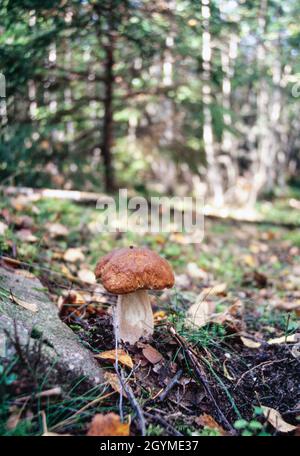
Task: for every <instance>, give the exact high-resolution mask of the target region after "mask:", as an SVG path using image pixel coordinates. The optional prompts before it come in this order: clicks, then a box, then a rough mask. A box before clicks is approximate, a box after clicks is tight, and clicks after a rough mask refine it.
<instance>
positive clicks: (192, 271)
mask: <svg viewBox="0 0 300 456" xmlns="http://www.w3.org/2000/svg"><path fill="white" fill-rule="evenodd" d="M187 273H188V275H189V276H190V277H192V279H202V280H206V279H207V277H208V274H207V272H206V271H204V270H203V269H201V268H199V267H198V265H197V264H196V263H188V265H187Z"/></svg>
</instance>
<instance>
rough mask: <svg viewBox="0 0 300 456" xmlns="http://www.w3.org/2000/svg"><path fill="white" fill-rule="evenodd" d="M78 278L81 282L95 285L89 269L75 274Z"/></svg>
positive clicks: (92, 273) (94, 278)
mask: <svg viewBox="0 0 300 456" xmlns="http://www.w3.org/2000/svg"><path fill="white" fill-rule="evenodd" d="M77 275H78V278H79V279H80V280H82V282H86V283H90V284H94V283H96V276H95V274H94V272H93V271H91V270H90V269H80V270H79V271H78V273H77Z"/></svg>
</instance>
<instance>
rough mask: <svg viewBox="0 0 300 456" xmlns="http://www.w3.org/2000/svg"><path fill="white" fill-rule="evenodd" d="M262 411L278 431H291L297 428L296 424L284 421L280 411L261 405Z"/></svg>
mask: <svg viewBox="0 0 300 456" xmlns="http://www.w3.org/2000/svg"><path fill="white" fill-rule="evenodd" d="M261 408H262V410H263V413H264V415H265V417H266V419H267V421H268V422H269V423H270V424H271V425H272V426H273V427H274V428H275V429H276V430H277V431H279V432H291V431H294V430H295V429H297V426H294V425H292V424H289V423H287V422H286V421H284V419H283V418H282V416H281V415H280V413H279V412H278V411H277V410H275V409H273V408H271V407H266V406H265V405H263V406H262V407H261Z"/></svg>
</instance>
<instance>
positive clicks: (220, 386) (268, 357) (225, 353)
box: [0, 196, 300, 436]
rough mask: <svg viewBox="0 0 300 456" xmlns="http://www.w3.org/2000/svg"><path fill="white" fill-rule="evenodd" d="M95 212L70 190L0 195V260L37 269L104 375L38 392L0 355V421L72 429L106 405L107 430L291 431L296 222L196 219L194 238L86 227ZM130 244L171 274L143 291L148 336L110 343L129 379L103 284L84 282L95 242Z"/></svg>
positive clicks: (296, 352)
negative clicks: (148, 251)
mask: <svg viewBox="0 0 300 456" xmlns="http://www.w3.org/2000/svg"><path fill="white" fill-rule="evenodd" d="M295 201H296V200H295ZM268 204H269V203H268ZM261 207H263V206H262V205H261ZM268 207H270V206H264V208H265V209H266V208H267V210H268ZM274 207H275V209H274ZM272 211H273V213H272V214H273V216H274V217H273V220H274V218H276V221H277V222H278V221H279V222H280V221H283V222H286V221H290V220H291V219H292V221H297V220H298V223H299V222H300V220H299V208H298V209H297V208H296V209H292V208H290V207H288V206H287V202H286V201H280V202H279V203H278V205H277V206H276V205H275V206H274V205H273V206H272ZM265 212H266V211H265ZM97 215H98V214H97V211H96V210H95V209H94V208H93V207H90V206H87V205H85V206H83V205H79V204H75V203H71V202H69V201H57V200H52V199H40V200H38V201H32V200H30V199H28V198H27V197H24V196H17V197H14V198H10V199H9V200H8V199H3V200H2V201H1V206H0V250H1V259H0V261H1V265H2V266H4V267H7V268H10V269H18V270H20V269H22V270H24V271H27V272H30V273H32V274H34V275H36V276H38V277H39V278H40V280H41V281H42V283H43V286H44V287H45V288H46V289H47V292H48V293H49V295H50V296H51V299H52V300H53V301H54V302H55V303H56V304H57V306H58V308H59V312H60V316H61V319H62V320H63V321H64V322H65V323H66V324H68V325H69V326H70V327H71V328H72V330H73V331H74V332H75V333H76V334H78V336H79V337H80V339H81V340H82V343H83V344H84V345H85V346H86V347H88V348H89V349H90V350H91V351H92V352H94V353H95V354H99V353H100V354H101V353H102V355H101V357H100V358H98V361H99V364H100V365H101V366H102V367H103V369H104V371H105V380H106V381H105V382H104V383H103V384H101V385H99V387H97V388H94V389H92V390H90V391H84V390H82V388H81V385H80V384H78V385H73V386H72V388H71V389H70V391H69V392H64V394H63V395H62V396H59V395H58V397H55V396H54V397H53V396H52V395H51V396H50V395H49V396H47V394H46V397H44V398H41V397H39V394H37V393H40V392H41V387H40V385H39V383H38V382H37V383H35V384H34V387H33V382H32V379H31V376H32V372H30V371H27V370H26V367H25V366H24V365H22V362H21V360H20V359H16V360H15V361H14V362H13V363H12V364H11V365H9V366H2V367H1V366H0V368H1V370H2V372H1V374H2V376H1V381H0V389H1V398H0V434H2V435H3V434H5V435H40V434H42V433H43V432H45V431H46V429H45V421H46V422H47V429H48V431H51V432H57V433H60V434H61V433H64V434H66V433H67V434H80V435H82V434H83V435H84V434H86V433H87V432H88V430H89V429H91V427H90V423H91V420H92V418H93V417H94V416H95V414H101V416H102V418H103V415H105V414H107V413H109V412H114V413H115V414H117V415H120V414H122V413H123V414H124V423H123V424H122V423H121V422H119V421H118V420H116V421H114V420H112V422H111V423H110V427H111V435H114V433H118V432H121V433H122V432H123V433H124V434H122V435H125V434H126V433H129V432H130V434H131V435H138V434H140V433H141V428H142V427H143V426H146V433H147V435H228V434H233V435H239V434H242V435H245V436H246V435H278V434H281V433H286V432H289V433H292V434H296V435H297V434H298V435H299V434H300V426H299V419H300V334H299V323H298V320H299V315H300V291H299V290H300V261H299V260H300V230H299V229H298V230H297V229H286V228H283V227H280V226H272V224H267V223H266V224H257V225H256V224H244V223H242V222H239V223H228V222H226V221H225V220H224V221H216V220H214V221H212V220H209V219H207V220H206V223H205V238H204V241H203V242H202V243H200V244H186V243H185V239H184V237H185V236H184V235H183V234H172V235H164V234H157V235H150V234H149V235H144V236H142V237H141V236H138V235H137V234H131V233H118V234H111V233H106V234H103V233H99V232H98V231H97ZM271 218H272V217H271ZM131 244H133V245H146V246H148V247H150V248H152V249H154V250H156V251H157V252H158V253H159V254H161V255H162V256H165V257H166V258H167V259H168V260H169V261H170V262H171V264H172V265H173V268H174V270H175V273H176V286H175V287H174V289H172V290H168V291H166V292H162V293H156V294H152V295H151V299H152V303H153V310H154V315H155V323H156V325H155V332H154V336H153V339H152V340H151V341H149V342H147V343H146V342H139V343H137V344H136V345H135V346H134V347H130V346H125V347H120V350H122V352H120V353H119V366H120V368H121V367H122V372H123V374H122V375H123V379H125V380H126V383H125V384H126V385H128V386H129V387H130V388H129V392H128V388H127V387H125V389H124V388H122V387H121V386H120V383H119V380H118V376H117V374H116V372H115V367H114V360H115V355H114V350H115V342H114V335H113V327H112V317H111V304H113V303H114V301H115V297H114V296H111V295H109V294H107V293H106V292H105V291H104V289H103V288H102V287H101V285H100V284H96V283H95V279H94V276H93V269H94V266H95V264H96V262H97V260H98V259H99V258H100V257H101V256H102V255H103V254H105V253H107V252H109V251H110V250H111V249H113V248H116V247H122V246H128V245H131ZM108 351H112V352H110V353H104V354H103V352H108ZM41 384H42V385H43V386H42V388H43V390H47V388H53V387H55V386H59V385H53V384H49V385H46V384H45V382H43V383H42V382H41ZM120 394H121V395H123V401H122V403H121V404H120ZM28 395H29V399H27V400H26V401H22V397H24V396H28ZM128 395H129V396H130V397H128ZM132 397H133V398H135V399H136V401H137V402H138V404H139V406H136V405H134V404H133V402H132ZM138 411H142V415H143V418H142V419H138V418H137V416H136V414H137V412H138ZM41 412H42V413H41ZM101 416H100V417H101ZM43 417H44V420H43ZM128 423H129V424H128ZM94 426H96V427H97V423H96V424H94ZM90 432H93V431H90ZM95 432H97V431H95Z"/></svg>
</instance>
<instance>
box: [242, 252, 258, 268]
mask: <svg viewBox="0 0 300 456" xmlns="http://www.w3.org/2000/svg"><path fill="white" fill-rule="evenodd" d="M243 262H244V263H245V264H246V265H247V266H250V267H251V268H254V267H255V265H256V261H255V258H254V256H253V255H244V256H243Z"/></svg>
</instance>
